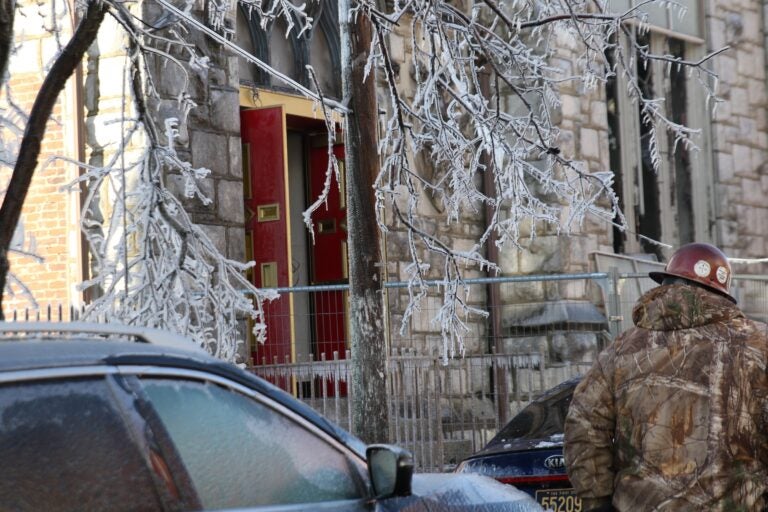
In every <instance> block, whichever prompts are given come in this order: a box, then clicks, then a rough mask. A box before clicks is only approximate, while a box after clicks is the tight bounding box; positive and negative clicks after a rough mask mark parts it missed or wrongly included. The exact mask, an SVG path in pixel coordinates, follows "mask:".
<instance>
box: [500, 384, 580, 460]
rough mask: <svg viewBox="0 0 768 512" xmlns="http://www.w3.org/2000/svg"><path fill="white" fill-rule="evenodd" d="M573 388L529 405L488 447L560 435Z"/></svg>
mask: <svg viewBox="0 0 768 512" xmlns="http://www.w3.org/2000/svg"><path fill="white" fill-rule="evenodd" d="M574 387H575V385H574V386H573V387H570V388H568V389H567V390H565V391H563V392H561V393H557V394H555V395H552V396H550V397H548V398H546V399H543V400H537V401H535V402H532V403H531V404H529V405H528V406H527V407H525V408H524V409H523V410H522V411H520V412H519V413H518V414H517V415H516V416H515V417H514V418H512V420H511V421H510V422H509V423H507V424H506V425H505V426H504V428H502V429H501V431H499V433H498V434H497V435H496V437H494V438H493V439H492V440H491V442H490V443H489V446H490V445H492V444H498V443H503V442H507V441H509V440H512V439H545V438H548V437H551V436H553V435H555V434H562V433H563V428H564V424H565V417H566V415H567V414H568V406H569V405H570V403H571V397H572V396H573V388H574Z"/></svg>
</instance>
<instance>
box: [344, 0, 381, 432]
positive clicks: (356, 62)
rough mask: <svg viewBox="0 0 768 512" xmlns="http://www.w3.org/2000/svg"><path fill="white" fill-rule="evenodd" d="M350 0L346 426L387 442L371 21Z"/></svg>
mask: <svg viewBox="0 0 768 512" xmlns="http://www.w3.org/2000/svg"><path fill="white" fill-rule="evenodd" d="M353 1H354V0H340V1H339V29H340V36H341V67H342V70H341V76H342V82H341V83H342V91H343V99H344V103H345V104H346V105H347V106H348V107H349V109H350V112H349V113H348V114H347V118H346V121H347V122H346V129H345V130H344V153H345V167H346V170H347V171H346V177H347V178H346V182H347V191H346V193H347V239H348V242H347V243H348V244H349V306H350V312H349V314H350V337H351V350H352V368H351V379H352V382H351V407H352V430H353V432H354V434H355V435H357V436H358V437H360V439H362V440H363V441H364V442H366V443H381V442H387V441H388V438H389V420H388V417H389V415H388V409H387V385H386V375H387V373H386V362H387V351H386V350H387V349H386V343H385V332H384V303H383V297H384V295H383V289H384V287H383V283H382V279H381V275H380V269H379V263H380V262H381V247H380V245H379V227H378V225H377V223H376V208H375V200H374V192H373V185H374V181H375V179H376V176H377V174H378V169H379V154H378V149H377V148H378V140H377V136H376V133H377V123H378V118H377V112H378V109H377V106H376V80H375V76H374V75H373V73H371V74H370V75H369V76H368V77H367V78H366V77H365V64H366V62H367V60H368V55H369V54H370V52H371V36H372V33H373V28H372V26H371V22H370V20H369V19H368V18H367V17H366V15H365V13H363V12H361V11H357V10H354V11H353Z"/></svg>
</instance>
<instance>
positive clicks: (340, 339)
mask: <svg viewBox="0 0 768 512" xmlns="http://www.w3.org/2000/svg"><path fill="white" fill-rule="evenodd" d="M333 153H334V155H335V156H336V158H337V159H338V161H339V166H340V169H339V170H340V174H341V177H342V184H341V185H342V186H341V193H340V192H339V188H340V187H339V185H338V183H337V181H336V178H335V177H334V178H333V180H332V183H331V189H330V192H329V193H328V201H327V203H326V205H324V206H321V207H320V208H319V209H317V210H316V211H315V212H314V213H313V214H312V220H313V225H314V226H315V243H314V245H313V246H312V273H311V278H312V284H316V285H320V284H340V283H346V282H347V280H348V275H347V209H346V194H345V192H344V186H345V184H344V183H343V182H344V175H345V174H344V146H342V145H338V146H334V148H333ZM327 166H328V150H327V149H326V148H313V149H312V150H311V153H310V193H311V194H312V195H311V196H310V197H311V198H312V199H314V198H316V197H318V196H319V195H320V192H322V190H323V184H324V183H325V172H326V168H327ZM312 303H313V307H314V318H315V337H314V342H315V346H314V354H315V358H316V359H317V360H321V359H323V357H324V358H325V359H328V360H331V359H333V358H334V353H336V355H337V357H338V358H339V359H344V357H345V350H346V349H347V314H346V311H347V293H346V292H343V291H329V292H318V293H314V294H313V299H312ZM336 386H339V389H338V390H337V389H335V388H336ZM327 392H328V393H329V394H336V393H337V392H338V393H339V394H341V395H345V394H346V383H341V382H339V383H335V382H328V389H327Z"/></svg>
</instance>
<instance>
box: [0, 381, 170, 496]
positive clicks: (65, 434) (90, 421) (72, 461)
mask: <svg viewBox="0 0 768 512" xmlns="http://www.w3.org/2000/svg"><path fill="white" fill-rule="evenodd" d="M110 397H111V395H110V392H109V388H108V386H107V384H106V382H105V381H104V380H103V379H96V380H76V381H56V382H54V381H46V382H39V383H23V384H14V385H4V386H0V461H2V463H0V509H2V510H14V511H26V510H46V511H70V510H71V511H81V510H110V511H121V510H132V511H134V510H152V511H154V510H161V509H162V505H161V503H160V501H159V498H158V495H157V493H156V489H155V487H154V483H153V480H152V476H151V474H150V472H149V468H148V466H147V465H146V464H145V463H144V458H143V457H142V456H141V452H140V451H139V449H138V447H137V446H136V445H135V444H134V442H133V441H132V438H131V436H130V435H129V432H128V430H127V428H126V426H125V424H124V423H123V421H122V418H121V415H120V412H119V411H118V409H117V408H116V407H115V405H114V404H113V402H112V401H111V398H110Z"/></svg>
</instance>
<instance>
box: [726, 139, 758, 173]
mask: <svg viewBox="0 0 768 512" xmlns="http://www.w3.org/2000/svg"><path fill="white" fill-rule="evenodd" d="M731 151H732V154H733V163H734V173H735V174H736V175H738V176H753V175H754V173H755V170H754V168H753V167H752V158H751V156H752V148H750V147H749V146H744V145H742V144H734V145H733V146H731Z"/></svg>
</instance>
